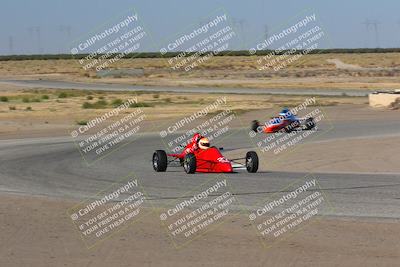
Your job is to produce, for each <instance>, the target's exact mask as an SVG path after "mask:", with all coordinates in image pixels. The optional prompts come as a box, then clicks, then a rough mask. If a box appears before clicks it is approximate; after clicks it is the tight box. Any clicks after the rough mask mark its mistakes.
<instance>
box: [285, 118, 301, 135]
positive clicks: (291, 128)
mask: <svg viewBox="0 0 400 267" xmlns="http://www.w3.org/2000/svg"><path fill="white" fill-rule="evenodd" d="M299 126H300V123H299V122H298V121H292V122H291V123H290V124H289V125H288V126H286V127H285V128H283V129H284V130H285V132H286V133H291V132H293V131H295V130H296V128H298V127H299Z"/></svg>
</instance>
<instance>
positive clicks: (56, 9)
mask: <svg viewBox="0 0 400 267" xmlns="http://www.w3.org/2000/svg"><path fill="white" fill-rule="evenodd" d="M130 8H135V10H136V11H137V13H138V14H139V17H140V19H141V21H142V22H143V23H144V24H145V25H146V27H147V31H148V32H149V33H150V34H151V36H152V40H153V45H148V46H147V47H142V48H141V49H142V50H145V51H150V50H152V51H157V50H158V49H160V48H161V47H162V46H163V45H165V42H166V39H168V38H169V37H170V36H173V35H175V34H177V33H179V32H182V31H183V30H184V29H185V28H187V27H188V25H191V24H194V25H195V24H199V22H200V21H201V20H202V18H204V17H207V16H209V15H210V13H212V12H214V11H215V10H216V9H219V8H223V9H224V10H226V12H227V14H228V15H229V16H230V17H231V18H234V19H235V20H236V21H240V20H241V21H242V25H243V28H242V30H241V31H238V34H239V35H240V40H241V44H239V43H238V44H237V45H236V46H235V47H236V48H242V49H243V48H248V47H250V46H251V45H252V43H253V42H254V41H255V40H258V39H260V38H263V36H265V25H267V26H268V29H269V33H270V34H272V33H273V32H274V31H275V30H276V29H278V30H279V29H281V28H280V27H282V24H285V23H286V22H287V21H289V20H290V19H291V18H293V17H295V16H297V15H298V14H300V13H301V12H303V11H304V10H305V9H311V10H313V12H315V13H316V14H317V16H318V18H319V19H320V21H321V23H323V27H324V30H325V32H326V33H327V34H329V37H330V45H329V47H328V48H332V47H336V48H354V47H377V46H379V47H400V13H399V10H400V1H398V0H397V1H396V0H380V1H377V0H375V1H374V0H347V1H344V0H335V1H333V0H331V1H328V0H290V1H284V0H280V1H262V0H254V1H252V0H248V1H243V0H242V1H240V0H201V1H192V0H169V1H167V0H158V1H157V0H143V1H132V0H131V1H128V0H113V1H111V0H107V1H106V0H96V1H95V0H68V1H67V0H1V8H0V23H1V28H0V33H1V34H0V42H1V46H0V54H2V55H4V54H37V53H41V52H42V53H60V52H63V53H69V51H70V48H71V42H73V41H74V40H76V39H78V38H80V37H81V36H83V35H87V34H88V33H89V32H92V31H93V30H94V29H98V28H99V27H100V28H101V25H104V23H106V22H107V21H110V19H112V18H115V17H116V16H118V15H119V14H121V13H122V12H124V11H126V10H128V9H130ZM367 19H368V20H369V21H370V23H369V27H368V30H367V25H366V24H365V23H363V22H365V21H366V20H367ZM238 25H239V24H238ZM375 26H376V30H377V31H375V28H374V27H375ZM243 42H244V44H243Z"/></svg>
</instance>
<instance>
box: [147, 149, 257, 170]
mask: <svg viewBox="0 0 400 267" xmlns="http://www.w3.org/2000/svg"><path fill="white" fill-rule="evenodd" d="M239 161H244V163H240V162H239ZM168 166H171V167H172V166H173V167H183V169H184V170H185V172H186V173H195V172H202V173H205V172H206V173H231V172H235V170H238V169H246V170H247V171H248V172H250V173H254V172H257V170H258V156H257V153H256V152H254V151H249V152H247V153H246V156H245V157H243V158H236V159H227V158H225V157H224V156H223V155H222V154H221V152H220V149H218V148H216V147H210V148H207V149H198V150H195V151H193V152H192V153H188V154H185V153H181V154H167V153H166V152H165V151H164V150H156V151H155V152H154V154H153V169H154V170H155V171H156V172H165V171H166V170H167V167H168Z"/></svg>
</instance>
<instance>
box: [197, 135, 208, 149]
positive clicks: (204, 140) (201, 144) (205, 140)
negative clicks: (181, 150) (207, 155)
mask: <svg viewBox="0 0 400 267" xmlns="http://www.w3.org/2000/svg"><path fill="white" fill-rule="evenodd" d="M199 148H200V149H208V148H210V142H209V141H208V138H206V137H203V138H201V139H200V140H199Z"/></svg>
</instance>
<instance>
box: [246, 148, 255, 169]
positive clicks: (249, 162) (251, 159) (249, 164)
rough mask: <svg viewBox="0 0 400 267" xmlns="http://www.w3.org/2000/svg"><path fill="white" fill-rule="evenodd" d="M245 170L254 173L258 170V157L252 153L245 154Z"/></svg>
mask: <svg viewBox="0 0 400 267" xmlns="http://www.w3.org/2000/svg"><path fill="white" fill-rule="evenodd" d="M246 169H247V172H250V173H255V172H257V170H258V155H257V153H256V152H254V151H249V152H247V153H246Z"/></svg>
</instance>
